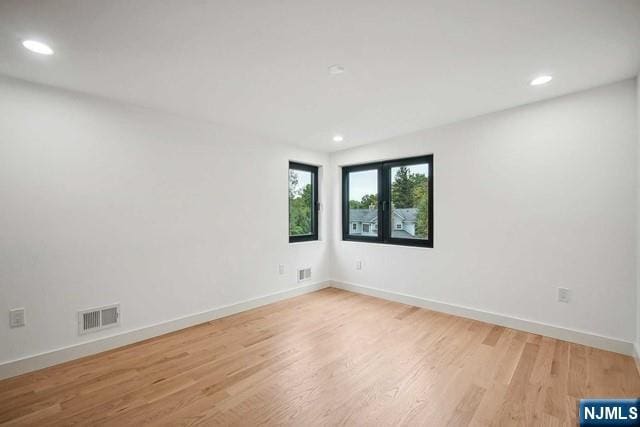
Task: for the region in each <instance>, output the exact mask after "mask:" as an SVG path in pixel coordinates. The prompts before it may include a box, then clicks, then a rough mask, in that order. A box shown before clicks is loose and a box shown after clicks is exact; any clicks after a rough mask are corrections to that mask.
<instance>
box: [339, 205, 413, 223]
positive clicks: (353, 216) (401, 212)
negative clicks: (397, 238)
mask: <svg viewBox="0 0 640 427" xmlns="http://www.w3.org/2000/svg"><path fill="white" fill-rule="evenodd" d="M394 213H396V214H397V215H398V216H399V217H400V218H402V219H403V220H404V221H406V222H415V221H416V217H417V216H418V209H416V208H404V209H395V210H394ZM349 220H350V221H352V222H375V221H377V220H378V209H349Z"/></svg>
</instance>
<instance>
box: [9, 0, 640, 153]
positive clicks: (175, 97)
mask: <svg viewBox="0 0 640 427" xmlns="http://www.w3.org/2000/svg"><path fill="white" fill-rule="evenodd" d="M25 38H36V39H39V40H42V41H46V42H48V43H49V44H50V45H51V47H53V49H54V50H55V51H56V54H55V55H54V56H51V57H43V56H37V55H35V54H33V53H30V52H28V51H26V50H25V49H23V48H22V46H21V45H20V42H21V40H22V39H25ZM332 64H341V65H343V66H344V67H345V69H346V72H345V73H344V74H342V75H339V76H330V75H329V74H328V72H327V67H329V66H330V65H332ZM639 69H640V0H598V1H595V0H536V1H518V0H482V1H478V0H456V1H452V0H442V1H433V0H415V1H404V0H395V1H388V0H384V1H382V0H341V1H339V0H323V1H319V0H316V1H311V0H279V1H276V0H244V1H239V0H216V1H205V0H186V1H185V0H135V1H133V0H106V1H105V0H49V1H45V0H40V1H35V0H2V1H0V73H3V74H7V75H11V76H15V77H19V78H23V79H27V80H32V81H37V82H42V83H47V84H51V85H55V86H60V87H64V88H69V89H74V90H78V91H82V92H87V93H92V94H97V95H102V96H106V97H109V98H115V99H119V100H123V101H127V102H131V103H135V104H139V105H144V106H149V107H154V108H159V109H163V110H169V111H172V112H175V113H179V114H182V115H187V116H194V117H198V118H203V119H207V120H210V121H213V122H217V123H223V124H227V125H232V126H236V127H241V128H244V129H247V130H249V131H252V132H257V133H259V134H263V135H265V136H270V137H273V138H277V139H279V140H282V141H286V142H290V143H294V144H298V145H302V146H306V147H309V148H313V149H317V150H326V151H333V150H337V149H342V148H346V147H351V146H355V145H359V144H364V143H368V142H372V141H376V140H380V139H384V138H388V137H391V136H395V135H398V134H402V133H407V132H411V131H414V130H418V129H421V128H426V127H432V126H436V125H440V124H444V123H448V122H453V121H457V120H460V119H463V118H467V117H471V116H475V115H479V114H483V113H487V112H491V111H496V110H500V109H504V108H508V107H512V106H516V105H521V104H525V103H528V102H532V101H535V100H539V99H544V98H549V97H553V96H558V95H561V94H565V93H569V92H573V91H576V90H580V89H584V88H588V87H592V86H597V85H600V84H604V83H608V82H612V81H616V80H621V79H624V78H627V77H631V76H634V75H635V74H637V72H638V70H639ZM540 73H551V74H552V75H553V76H554V77H555V78H554V80H553V82H552V83H550V84H549V85H547V86H543V87H530V86H529V85H528V81H529V80H530V79H531V78H532V77H533V76H535V75H537V74H540ZM335 133H341V134H344V136H345V140H344V141H343V142H341V143H335V142H333V141H332V136H333V135H334V134H335Z"/></svg>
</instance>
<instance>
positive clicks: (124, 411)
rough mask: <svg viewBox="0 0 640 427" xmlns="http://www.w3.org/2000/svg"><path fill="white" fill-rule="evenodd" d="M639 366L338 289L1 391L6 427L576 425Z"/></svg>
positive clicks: (622, 392) (638, 391) (634, 381)
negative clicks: (580, 410) (580, 413)
mask: <svg viewBox="0 0 640 427" xmlns="http://www.w3.org/2000/svg"><path fill="white" fill-rule="evenodd" d="M637 395H640V377H639V376H638V373H637V371H636V369H635V365H634V361H633V359H632V358H630V357H627V356H623V355H620V354H615V353H610V352H606V351H602V350H598V349H593V348H590V347H585V346H581V345H578V344H570V343H567V342H563V341H559V340H555V339H552V338H548V337H542V336H540V335H535V334H528V333H525V332H521V331H516V330H513V329H509V328H505V327H501V326H495V325H490V324H486V323H483V322H479V321H475V320H469V319H464V318H460V317H456V316H451V315H447V314H443V313H437V312H433V311H429V310H424V309H421V308H418V307H412V306H407V305H403V304H398V303H394V302H389V301H385V300H381V299H377V298H374V297H370V296H364V295H358V294H354V293H351V292H346V291H342V290H338V289H333V288H328V289H324V290H321V291H318V292H314V293H312V294H307V295H302V296H300V297H296V298H292V299H289V300H285V301H280V302H277V303H274V304H271V305H268V306H263V307H259V308H256V309H254V310H249V311H246V312H243V313H238V314H236V315H233V316H229V317H226V318H222V319H218V320H215V321H211V322H207V323H204V324H202V325H197V326H194V327H191V328H187V329H184V330H181V331H176V332H173V333H170V334H166V335H163V336H160V337H156V338H153V339H149V340H146V341H143V342H140V343H137V344H132V345H129V346H126V347H122V348H118V349H114V350H111V351H108V352H105V353H101V354H98V355H94V356H90V357H85V358H82V359H79V360H76V361H72V362H68V363H64V364H61V365H58V366H54V367H51V368H47V369H44V370H40V371H37V372H33V373H29V374H25V375H21V376H18V377H14V378H10V379H7V380H4V381H0V425H65V426H66V425H92V426H98V425H107V426H112V425H115V426H128V425H130V426H141V425H171V426H173V425H254V424H267V425H320V424H322V425H336V424H341V425H383V426H384V425H412V426H413V425H447V424H448V425H474V426H486V425H505V424H508V425H571V423H575V421H576V403H577V399H579V398H580V397H612V396H617V397H621V396H628V397H635V396H637Z"/></svg>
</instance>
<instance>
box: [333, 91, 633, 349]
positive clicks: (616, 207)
mask: <svg viewBox="0 0 640 427" xmlns="http://www.w3.org/2000/svg"><path fill="white" fill-rule="evenodd" d="M541 90H544V88H541ZM635 97H636V88H635V81H634V80H628V81H624V82H621V83H617V84H613V85H610V86H605V87H600V88H597V89H593V90H589V91H585V92H581V93H576V94H573V95H569V96H565V97H561V98H556V99H553V100H550V101H545V102H540V103H535V104H531V105H527V106H524V107H520V108H515V109H510V110H507V111H503V112H499V113H495V114H491V115H486V116H482V117H479V118H475V119H472V120H467V121H464V122H460V123H457V124H453V125H450V126H446V127H442V128H437V129H432V130H425V131H421V132H418V133H414V134H411V135H407V136H403V137H399V138H394V139H391V140H387V141H384V142H381V143H377V144H373V145H366V146H362V147H358V148H355V149H350V150H346V151H342V152H337V153H333V154H332V157H331V163H332V166H331V171H332V174H333V179H332V186H333V194H332V198H333V201H334V206H333V215H334V223H335V224H336V227H335V229H333V230H332V232H333V237H334V238H333V239H331V241H332V243H331V244H332V246H333V253H332V254H333V258H332V259H333V262H332V277H333V278H334V279H336V280H338V281H342V282H347V283H353V284H358V285H364V286H369V287H373V288H378V289H382V290H384V291H387V292H395V293H401V294H407V295H410V296H415V297H420V298H426V299H430V300H435V301H440V302H445V303H449V304H456V305H462V306H467V307H470V308H474V309H478V310H484V311H490V312H494V313H497V314H502V315H506V316H511V317H518V318H522V319H528V320H533V321H537V322H543V323H547V324H551V325H555V326H559V327H563V328H569V329H574V330H580V331H585V332H589V333H591V334H600V335H603V336H606V337H611V338H616V339H619V340H623V341H626V342H628V343H630V342H633V341H634V339H635V329H636V327H635V323H636V313H635V311H636V301H635V286H636V284H635V283H636V272H635V264H636V250H635V247H636V238H635V229H636V213H637V207H636V191H637V181H636V162H637V160H636V158H637V155H636V152H637V147H636V145H637V140H636V110H635ZM460 102H464V99H461V100H460ZM431 153H433V154H434V170H435V188H434V192H435V194H434V197H435V199H434V203H435V206H434V209H435V239H434V241H435V247H434V248H433V249H426V248H411V247H400V246H387V245H377V244H367V243H359V242H343V241H341V240H340V229H339V227H340V226H339V224H340V222H339V218H340V192H341V189H340V168H339V166H344V165H350V164H357V163H364V162H370V161H376V160H382V159H394V158H401V157H407V156H416V155H421V154H431ZM357 260H362V261H363V267H362V270H360V271H358V270H356V269H355V264H356V261H357ZM558 286H563V287H568V288H570V289H571V291H572V301H571V302H570V303H569V304H563V303H559V302H557V287H558ZM632 296H634V297H632Z"/></svg>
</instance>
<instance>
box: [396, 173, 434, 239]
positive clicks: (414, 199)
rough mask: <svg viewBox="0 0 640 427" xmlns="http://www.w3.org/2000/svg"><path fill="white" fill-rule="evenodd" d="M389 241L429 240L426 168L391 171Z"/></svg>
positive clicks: (427, 178) (427, 176)
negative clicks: (402, 239) (403, 239)
mask: <svg viewBox="0 0 640 427" xmlns="http://www.w3.org/2000/svg"><path fill="white" fill-rule="evenodd" d="M391 179H392V181H391V208H392V213H393V214H392V215H391V219H392V220H391V229H392V233H391V235H392V237H398V238H405V239H426V238H427V236H428V232H429V229H428V226H429V225H428V218H429V212H428V206H429V203H428V201H429V200H428V197H429V192H428V191H427V190H428V188H429V165H427V164H426V163H425V164H419V165H411V166H400V167H394V168H391Z"/></svg>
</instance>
